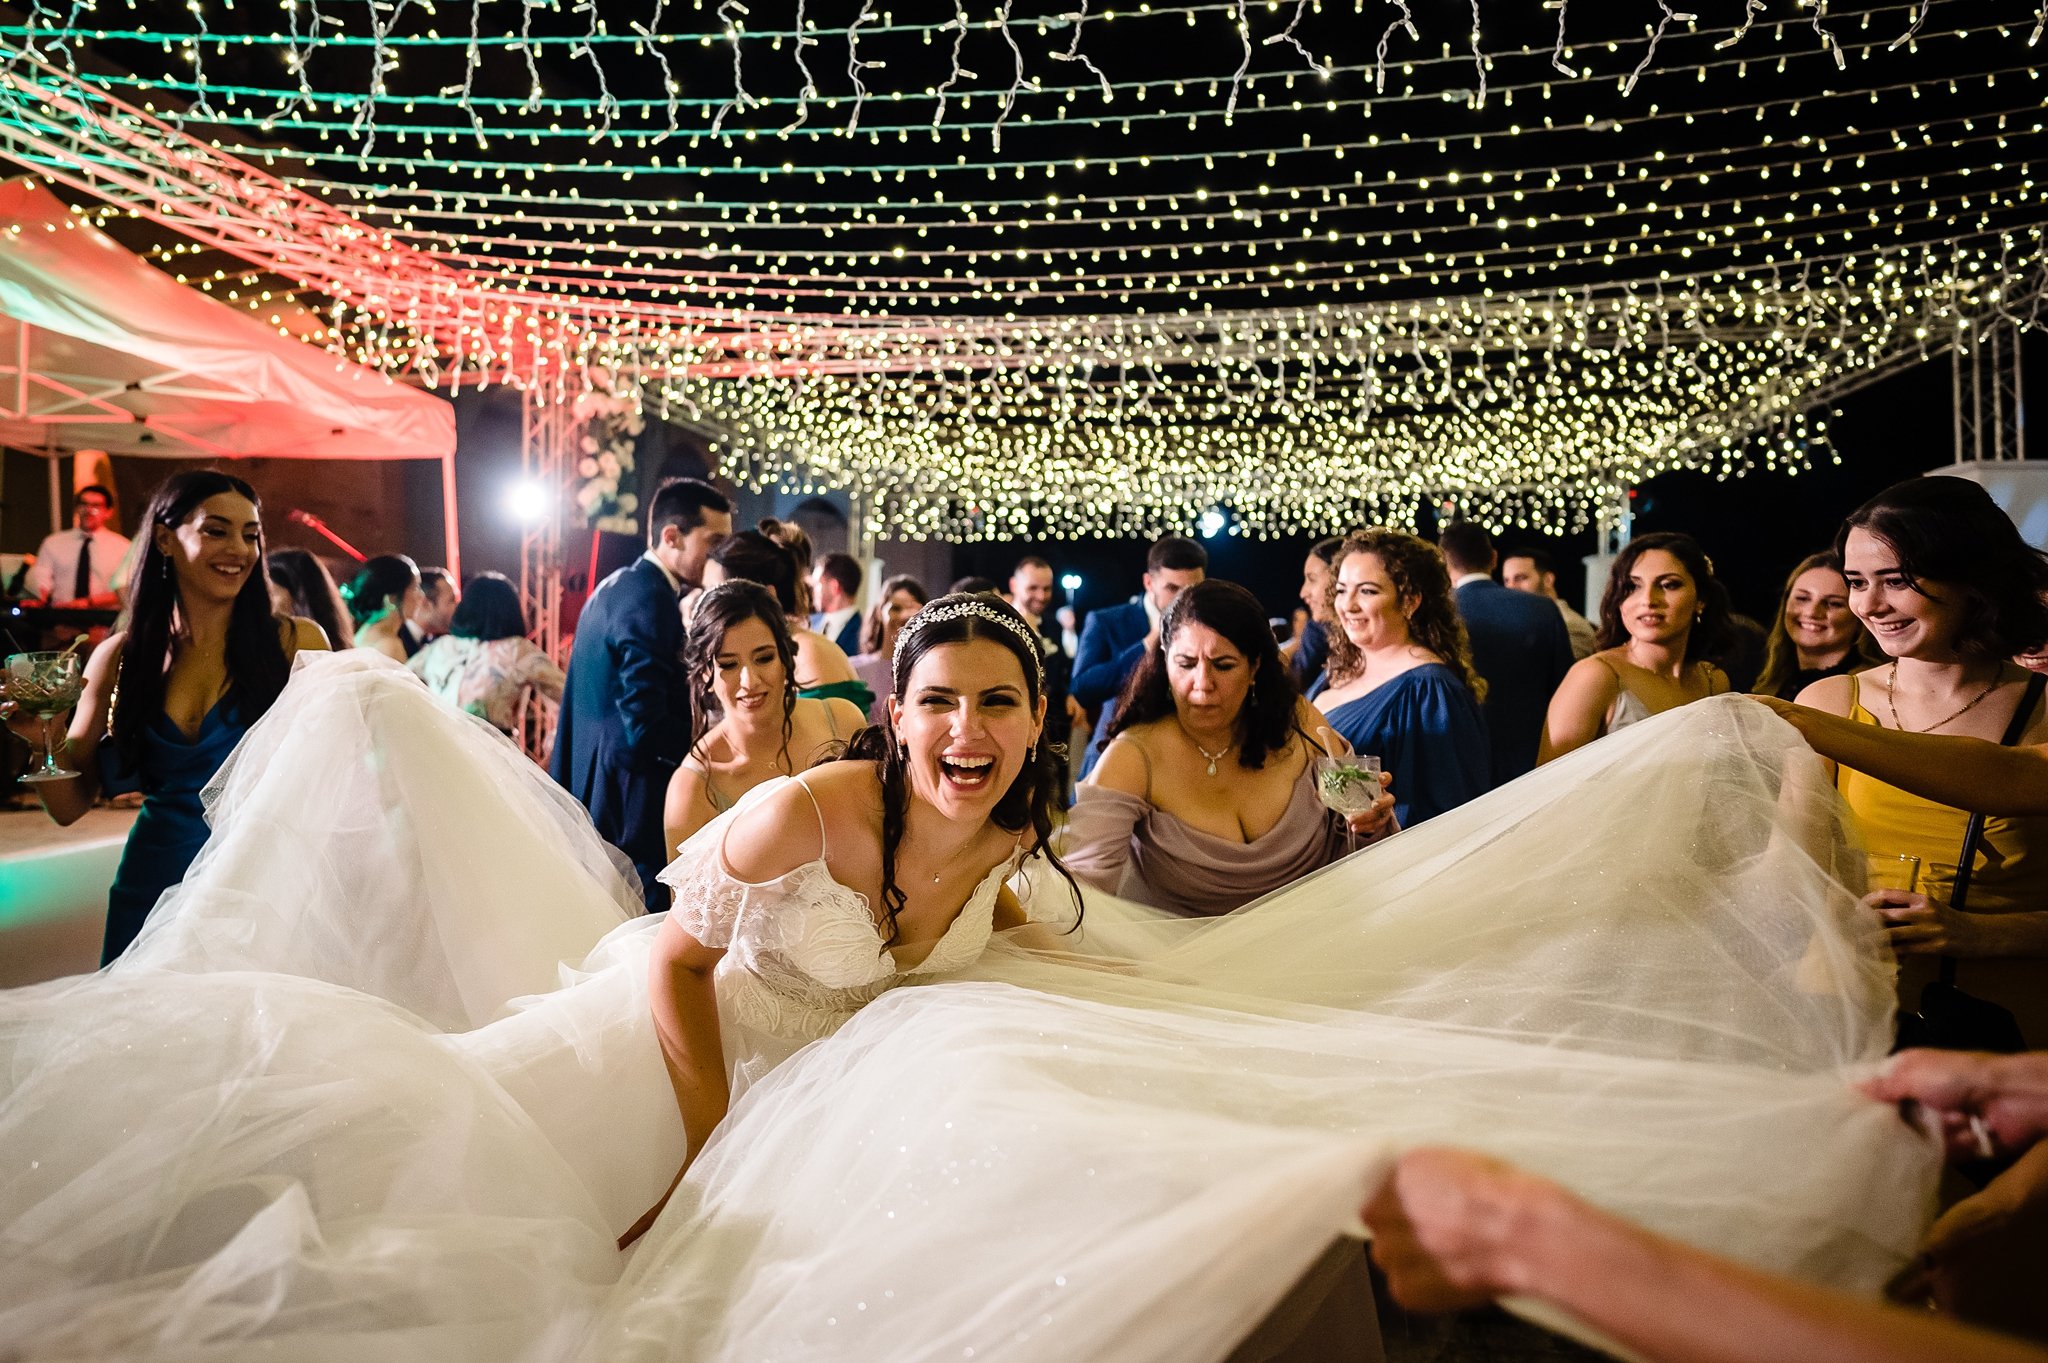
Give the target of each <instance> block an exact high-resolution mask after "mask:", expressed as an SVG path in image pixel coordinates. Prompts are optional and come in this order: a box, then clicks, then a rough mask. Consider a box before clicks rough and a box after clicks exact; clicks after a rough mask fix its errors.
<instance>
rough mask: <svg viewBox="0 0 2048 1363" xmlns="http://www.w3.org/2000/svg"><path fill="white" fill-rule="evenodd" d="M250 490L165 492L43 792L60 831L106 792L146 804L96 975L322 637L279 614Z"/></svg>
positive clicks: (210, 477)
mask: <svg viewBox="0 0 2048 1363" xmlns="http://www.w3.org/2000/svg"><path fill="white" fill-rule="evenodd" d="M261 515H262V513H261V508H260V507H259V505H258V503H257V499H256V492H255V489H253V488H251V487H250V486H249V485H248V484H247V483H245V482H243V481H242V480H241V479H239V478H235V477H232V476H230V475H228V474H225V473H219V472H216V471H214V470H211V469H201V470H196V471H193V472H189V473H180V474H176V475H173V476H172V477H170V478H168V479H166V480H165V481H164V483H163V485H162V486H161V487H159V488H158V489H157V490H156V495H155V496H154V497H152V498H150V503H149V509H148V511H147V512H145V513H144V516H143V521H142V525H143V529H142V532H141V533H140V534H138V535H137V536H136V546H137V552H136V555H135V569H134V576H133V577H132V578H131V579H130V580H129V591H128V611H127V614H126V616H124V617H123V619H122V621H121V627H120V629H119V631H118V632H116V633H114V634H113V635H110V636H109V637H108V638H107V640H106V642H105V643H103V644H101V645H100V646H99V647H98V648H97V649H95V650H93V655H92V658H91V659H90V660H89V661H88V662H87V663H86V667H85V689H84V693H83V694H82V695H81V696H80V698H79V703H78V709H77V710H76V711H75V712H74V713H73V715H72V719H71V725H70V730H69V735H68V747H67V754H66V758H67V760H66V765H67V766H70V767H72V768H73V769H74V770H76V771H77V772H79V773H80V774H79V775H78V776H76V777H74V778H72V779H71V780H68V781H44V782H40V783H38V784H37V786H36V793H37V794H38V795H39V796H40V797H41V798H42V801H43V808H44V809H46V810H48V811H49V814H50V817H52V818H53V819H55V820H56V821H57V822H58V823H60V824H69V823H72V822H74V821H76V820H77V819H78V818H79V817H80V816H81V815H83V814H84V813H85V811H86V810H88V809H90V808H91V807H92V803H93V801H94V799H96V798H97V797H98V796H99V795H100V793H101V792H106V793H108V794H118V793H121V792H124V791H131V790H139V791H141V792H142V796H143V799H142V810H141V812H140V813H139V814H137V815H136V818H135V826H134V827H133V829H131V830H130V832H129V834H128V845H127V847H126V848H125V849H124V850H123V852H122V854H121V864H120V867H119V869H118V870H116V871H115V873H114V884H113V888H112V889H111V890H110V891H109V893H108V896H107V929H106V937H105V939H104V943H103V946H102V948H101V953H100V964H102V965H105V964H106V963H107V962H109V961H111V960H113V959H114V958H115V957H116V956H119V955H120V954H121V953H122V952H123V951H125V950H127V948H128V944H129V943H130V942H132V941H134V940H135V935H136V934H137V933H138V932H140V931H141V930H142V924H143V922H144V920H145V919H147V918H148V917H149V912H150V910H151V909H153V908H155V907H156V902H157V900H158V898H160V897H161V896H162V894H163V892H164V891H165V890H167V889H169V888H170V887H171V886H173V885H175V884H177V883H178V882H179V881H180V880H182V879H183V878H184V876H185V870H186V868H187V867H189V866H190V865H191V864H192V859H193V858H194V857H196V856H198V855H199V849H200V848H201V847H203V846H205V845H206V838H207V831H208V830H207V826H206V817H205V812H204V810H203V809H202V808H201V804H200V798H199V797H200V792H201V791H202V790H204V789H205V788H206V784H207V782H208V781H209V780H211V779H212V777H213V774H214V772H215V771H217V770H219V768H220V764H221V763H222V762H223V761H224V760H226V758H227V755H228V754H229V753H230V752H232V751H234V747H235V744H236V743H238V742H240V741H241V737H242V735H243V734H244V733H245V732H247V731H248V728H249V726H250V725H251V724H254V723H255V722H256V720H257V719H258V718H259V717H261V716H262V714H263V713H264V711H266V710H268V709H269V708H270V706H271V703H272V702H273V701H275V700H276V699H277V696H278V693H279V692H280V691H282V690H283V689H284V684H285V678H286V677H287V676H288V675H289V673H290V671H291V660H292V658H293V656H294V655H296V654H297V652H298V651H299V650H300V649H302V648H316V649H319V648H325V647H326V646H327V644H326V640H325V639H324V638H323V637H322V635H321V632H320V627H319V626H317V625H315V624H314V623H313V622H312V621H310V620H302V619H299V618H297V617H292V618H289V619H281V618H279V617H277V616H275V615H273V614H271V609H270V584H269V579H268V576H267V575H266V574H265V572H264V566H263V526H262V520H261Z"/></svg>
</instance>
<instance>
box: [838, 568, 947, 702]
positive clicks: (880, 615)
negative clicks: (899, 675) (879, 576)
mask: <svg viewBox="0 0 2048 1363" xmlns="http://www.w3.org/2000/svg"><path fill="white" fill-rule="evenodd" d="M931 599H932V596H931V593H930V592H928V591H926V590H925V588H924V584H923V583H922V582H919V581H918V580H917V579H916V578H914V577H911V576H910V575H909V574H907V573H898V574H897V575H896V576H894V577H891V578H885V579H883V582H882V590H881V591H879V592H877V593H876V594H875V604H874V605H872V606H869V607H868V613H867V618H866V619H864V620H862V621H861V626H860V652H859V653H856V654H855V655H854V656H853V657H852V658H851V659H850V660H849V661H850V662H851V663H852V665H853V671H854V675H855V676H857V677H859V678H860V679H861V681H863V682H865V683H866V684H867V688H868V690H870V691H872V692H873V693H874V696H875V700H874V703H873V704H872V705H870V706H868V722H869V723H870V724H884V723H887V722H888V719H889V712H888V705H889V697H890V696H891V695H893V694H895V693H894V691H893V690H892V689H891V688H892V686H893V684H894V677H893V671H892V668H893V663H892V658H893V656H894V654H895V651H896V636H897V635H898V634H900V633H901V632H902V630H903V627H904V626H905V625H906V624H908V623H909V622H910V617H911V616H913V615H916V614H917V613H918V612H919V611H920V610H922V609H924V606H925V603H927V602H928V601H930V600H931Z"/></svg>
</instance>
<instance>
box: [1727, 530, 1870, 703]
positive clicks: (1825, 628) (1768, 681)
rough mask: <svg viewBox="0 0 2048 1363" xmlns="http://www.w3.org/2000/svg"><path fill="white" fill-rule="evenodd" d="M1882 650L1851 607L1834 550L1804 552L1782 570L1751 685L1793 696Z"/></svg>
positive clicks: (1765, 691)
mask: <svg viewBox="0 0 2048 1363" xmlns="http://www.w3.org/2000/svg"><path fill="white" fill-rule="evenodd" d="M1882 657H1883V655H1882V654H1881V653H1879V652H1878V648H1877V645H1876V644H1875V643H1874V642H1872V640H1871V638H1870V631H1869V630H1867V629H1865V628H1863V622H1862V621H1861V620H1858V619H1857V618H1856V612H1855V611H1853V610H1851V609H1849V579H1848V578H1846V577H1844V576H1843V575H1842V560H1841V559H1840V558H1838V557H1836V556H1835V554H1834V552H1833V551H1832V550H1823V551H1822V552H1820V553H1818V554H1808V555H1807V556H1806V557H1805V558H1803V559H1801V560H1799V562H1798V563H1796V564H1794V565H1793V568H1792V571H1791V572H1790V573H1788V574H1786V576H1785V589H1784V590H1783V591H1781V592H1779V593H1778V614H1777V616H1776V617H1775V618H1773V619H1772V621H1771V632H1770V636H1769V637H1768V638H1767V639H1765V640H1764V665H1763V670H1762V671H1761V672H1759V673H1758V674H1757V679H1756V685H1755V686H1754V687H1752V688H1751V689H1752V690H1754V691H1755V692H1756V693H1757V694H1758V695H1764V696H1777V697H1778V698H1779V699H1781V700H1792V699H1793V698H1795V697H1796V696H1798V694H1799V693H1800V692H1801V691H1804V690H1805V689H1806V688H1807V687H1809V686H1811V685H1813V684H1814V683H1815V682H1817V681H1819V680H1820V679H1821V678H1823V677H1842V676H1847V675H1848V674H1849V673H1851V672H1859V671H1861V670H1862V669H1864V668H1866V667H1869V666H1870V665H1871V664H1872V663H1874V662H1877V661H1879V660H1880V659H1881V658H1882Z"/></svg>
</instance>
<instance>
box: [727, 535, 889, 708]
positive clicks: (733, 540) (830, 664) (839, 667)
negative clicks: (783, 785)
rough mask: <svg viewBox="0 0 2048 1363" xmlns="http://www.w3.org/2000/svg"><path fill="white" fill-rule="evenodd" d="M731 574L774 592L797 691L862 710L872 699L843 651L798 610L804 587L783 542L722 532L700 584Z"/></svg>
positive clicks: (791, 555)
mask: <svg viewBox="0 0 2048 1363" xmlns="http://www.w3.org/2000/svg"><path fill="white" fill-rule="evenodd" d="M763 524H774V525H778V526H779V525H781V524H782V522H780V521H773V522H763ZM790 528H792V529H794V528H795V527H790ZM805 543H806V544H808V543H809V541H808V540H806V541H805ZM736 577H737V578H745V579H746V580H747V581H749V582H758V583H760V584H761V585H762V586H764V587H766V588H767V589H768V590H769V591H770V592H772V593H774V595H775V599H776V601H777V602H778V603H779V604H780V605H781V607H782V615H783V624H784V627H785V628H786V629H787V630H788V631H789V638H790V642H791V643H792V644H794V645H795V646H796V689H797V694H798V695H800V696H802V697H803V698H804V699H806V700H832V699H835V698H836V699H839V700H844V701H848V702H850V703H851V704H852V705H853V706H854V707H855V708H856V709H859V710H862V711H866V710H867V709H868V707H869V706H871V705H873V704H874V703H875V697H874V693H873V692H872V691H870V690H869V689H868V685H867V683H866V682H864V681H862V680H861V679H860V677H859V676H858V675H856V674H855V672H854V670H853V663H852V662H851V660H849V659H848V658H847V656H846V653H845V651H844V650H843V649H841V648H840V647H839V645H837V644H835V643H833V642H832V641H831V640H830V639H827V638H826V637H825V636H824V635H822V634H820V633H818V632H817V631H816V630H814V629H812V628H811V627H810V619H809V617H808V616H807V615H805V614H804V613H803V611H802V610H801V609H800V607H801V606H802V605H803V595H802V593H803V592H804V591H805V590H806V589H805V587H804V580H803V575H802V573H801V572H800V571H799V570H798V567H797V560H796V556H795V555H794V554H793V553H792V552H791V551H790V549H789V548H788V547H787V546H785V545H783V544H782V543H781V542H779V541H778V540H776V539H774V538H773V537H772V536H770V535H768V534H767V533H765V532H763V531H760V530H742V531H740V532H739V533H738V534H737V535H730V536H727V537H726V538H725V539H724V540H722V541H721V542H720V543H719V545H718V547H717V548H715V549H713V550H712V551H711V558H710V560H709V561H708V562H707V563H705V565H704V585H705V586H706V587H715V586H717V585H718V584H719V583H721V582H727V581H730V580H732V579H733V578H736Z"/></svg>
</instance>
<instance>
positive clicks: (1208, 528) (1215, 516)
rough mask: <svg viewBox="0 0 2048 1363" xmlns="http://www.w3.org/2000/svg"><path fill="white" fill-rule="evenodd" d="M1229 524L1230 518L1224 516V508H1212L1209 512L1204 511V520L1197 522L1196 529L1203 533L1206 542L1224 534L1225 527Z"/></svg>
mask: <svg viewBox="0 0 2048 1363" xmlns="http://www.w3.org/2000/svg"><path fill="white" fill-rule="evenodd" d="M1228 524H1230V518H1229V517H1228V516H1226V515H1224V514H1223V508H1221V507H1217V506H1212V507H1210V508H1209V509H1208V510H1207V511H1204V512H1203V513H1202V518H1201V519H1200V520H1199V521H1197V522H1195V525H1196V528H1197V529H1199V530H1200V531H1201V532H1202V538H1203V539H1205V540H1213V539H1215V538H1216V537H1217V536H1218V535H1220V534H1222V533H1223V527H1224V526H1226V525H1228Z"/></svg>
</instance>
